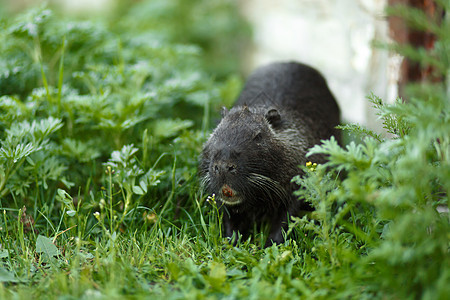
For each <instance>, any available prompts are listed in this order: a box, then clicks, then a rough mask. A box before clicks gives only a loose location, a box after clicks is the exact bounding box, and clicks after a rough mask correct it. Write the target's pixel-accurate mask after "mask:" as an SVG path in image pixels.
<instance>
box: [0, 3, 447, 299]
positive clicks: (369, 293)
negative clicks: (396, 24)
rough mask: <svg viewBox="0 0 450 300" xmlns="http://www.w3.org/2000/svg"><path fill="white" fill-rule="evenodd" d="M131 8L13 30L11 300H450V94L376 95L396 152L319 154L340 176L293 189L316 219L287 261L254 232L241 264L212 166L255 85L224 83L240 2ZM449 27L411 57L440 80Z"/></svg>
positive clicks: (48, 17) (4, 36)
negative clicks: (231, 109)
mask: <svg viewBox="0 0 450 300" xmlns="http://www.w3.org/2000/svg"><path fill="white" fill-rule="evenodd" d="M124 3H125V2H124ZM124 3H122V5H121V6H119V7H120V11H117V12H116V13H113V15H112V16H110V18H109V19H105V20H97V21H80V20H76V19H71V18H69V17H67V16H63V15H60V14H58V12H56V11H52V10H48V9H46V8H38V9H32V10H31V11H27V12H24V13H21V14H19V15H17V16H8V17H4V18H3V19H2V21H1V22H0V26H1V27H0V53H1V56H0V67H1V70H0V212H1V217H0V299H29V298H38V299H41V298H44V299H45V298H50V299H56V298H68V299H70V298H76V299H78V298H86V299H88V298H89V299H90V298H114V299H115V298H123V297H125V298H133V299H134V298H150V297H152V296H154V297H159V298H164V299H166V298H167V299H219V298H220V299H221V298H227V299H242V298H249V299H297V298H299V299H347V298H356V299H367V298H370V299H373V298H375V299H416V298H423V299H446V297H448V296H447V295H449V294H450V271H449V270H450V257H449V249H450V242H449V241H450V235H449V232H450V223H449V215H448V212H444V213H439V212H438V210H437V209H438V208H439V209H442V208H448V206H449V202H448V195H449V192H450V186H449V183H450V152H449V151H450V150H449V149H450V139H449V137H450V117H449V116H450V103H449V101H448V86H447V85H446V84H447V83H446V82H445V80H444V81H440V82H439V81H438V82H432V83H422V84H416V85H411V86H410V87H409V95H410V97H409V99H408V100H409V101H408V102H407V103H404V102H403V101H400V100H399V101H397V102H396V103H394V104H392V105H386V104H384V103H383V101H382V100H381V99H379V98H377V97H376V96H375V95H371V96H370V101H371V102H372V103H373V105H374V106H375V107H376V108H377V110H378V112H379V115H380V118H381V119H382V120H383V124H384V126H385V128H386V130H387V131H388V132H390V133H392V134H393V135H394V138H393V139H385V138H383V137H382V136H380V135H377V134H375V133H373V132H371V131H370V130H368V129H365V128H362V127H361V126H359V125H355V124H350V125H346V126H343V127H342V128H343V129H344V130H347V131H348V132H349V134H350V135H351V138H350V140H358V142H350V143H349V144H348V145H346V146H345V147H340V146H338V145H337V143H336V142H335V141H334V140H330V141H325V142H324V143H323V145H321V146H317V147H315V148H314V149H312V150H311V153H317V152H321V153H326V154H327V155H328V156H329V158H330V160H329V162H328V163H327V164H325V165H318V166H317V165H313V164H312V165H308V166H301V167H302V168H303V169H304V171H305V173H306V175H305V176H303V177H296V178H294V180H295V181H297V182H298V183H299V184H300V185H301V186H302V188H301V189H300V190H299V191H297V195H298V196H299V197H303V198H305V199H306V200H307V201H309V202H311V204H312V205H313V206H314V207H315V211H314V212H312V213H309V214H307V215H305V216H303V217H299V218H294V219H293V220H292V222H291V224H290V226H289V231H288V233H289V234H290V235H289V237H290V238H289V239H287V241H286V242H285V243H284V244H281V245H278V246H276V245H273V246H272V247H268V248H263V245H264V244H265V239H266V233H265V231H264V230H262V231H259V230H255V234H254V235H253V237H251V238H250V239H249V240H245V241H244V240H241V241H240V242H239V243H238V245H237V246H236V247H233V246H231V245H230V244H229V243H228V241H227V240H226V239H225V238H224V237H223V236H222V233H221V230H220V228H221V218H220V214H219V212H218V207H217V204H216V203H215V201H214V198H211V197H208V196H209V195H206V194H204V193H203V191H202V190H201V188H200V186H199V183H198V178H197V163H198V155H199V153H200V152H201V148H202V144H203V142H204V141H205V140H206V139H207V136H208V133H209V131H210V129H211V127H213V126H214V124H215V121H216V120H217V119H218V116H217V114H216V113H217V112H218V111H219V108H220V106H222V105H223V104H226V105H229V104H230V103H232V101H233V100H234V98H235V97H236V95H237V93H238V92H239V90H240V88H241V85H242V83H241V80H240V79H238V78H239V77H238V76H235V75H231V76H230V75H225V74H230V69H229V68H233V67H232V66H233V64H228V63H225V62H226V61H228V62H229V61H235V62H236V61H237V58H236V55H237V50H238V49H239V47H235V46H236V45H237V44H239V40H240V39H241V38H242V35H241V30H240V27H236V26H237V23H236V22H235V21H234V20H235V19H234V18H235V16H236V10H235V9H236V7H235V6H234V5H235V2H229V1H214V2H211V1H201V0H198V1H191V2H187V1H181V0H180V1H166V2H165V1H160V2H159V1H151V2H144V3H142V4H138V5H137V6H131V7H128V6H127V5H125V4H126V3H125V4H124ZM157 4H160V5H159V6H158V5H157ZM155 5H156V6H155ZM441 5H443V6H444V7H445V8H446V10H447V11H448V10H449V7H448V4H446V3H445V2H442V4H441ZM445 5H446V6H445ZM186 6H189V10H186ZM201 7H204V9H205V11H203V13H202V14H199V9H200V8H201ZM187 11H189V13H187ZM200 11H201V10H200ZM399 11H400V12H401V15H402V16H403V17H404V18H406V19H407V20H409V21H410V23H413V24H416V25H417V24H422V23H423V22H425V21H424V16H423V15H422V14H421V13H420V12H418V11H411V10H410V9H401V10H399ZM205 12H208V13H205ZM216 13H217V14H219V15H220V16H221V17H220V18H219V20H221V22H218V24H216V26H213V27H211V26H210V27H206V28H209V29H210V32H207V34H206V33H205V31H204V27H203V26H207V25H208V24H211V22H212V21H211V18H210V17H211V16H212V15H214V14H216ZM165 16H170V18H168V19H167V18H165ZM167 20H170V26H169V25H168V23H166V22H168V21H167ZM177 20H179V22H177ZM193 20H195V22H194V21H193ZM227 20H228V21H227ZM239 22H241V21H239ZM421 22H422V23H421ZM426 22H432V21H428V20H426ZM433 24H434V23H433ZM180 28H182V29H183V32H184V35H183V36H182V37H180V36H179V32H180V30H181V29H180ZM426 28H428V27H426ZM445 28H448V18H447V19H445V20H444V21H443V22H442V23H441V24H438V25H436V26H431V27H430V30H432V31H433V32H434V33H435V34H436V37H437V38H438V41H439V42H438V43H437V45H438V46H437V47H436V49H435V50H431V51H429V52H424V51H422V50H419V51H418V52H420V53H419V54H417V53H415V52H414V53H413V55H411V56H413V58H414V57H415V59H417V60H420V61H422V60H423V61H424V63H426V64H428V65H430V66H432V67H433V66H435V67H436V68H435V72H436V74H435V75H436V76H437V78H439V76H440V77H441V78H445V76H447V75H448V70H449V65H450V64H449V59H448V41H450V36H449V35H450V31H449V30H443V29H445ZM218 36H220V37H221V39H220V43H219V44H220V45H222V44H223V43H226V44H227V43H228V45H229V46H230V48H229V50H228V51H227V52H226V53H224V52H223V49H222V50H217V47H216V46H217V37H218ZM227 41H228V42H227ZM233 45H234V46H233ZM393 48H396V47H393ZM233 49H234V50H233ZM402 49H403V48H402V47H397V48H396V50H398V51H400V52H401V51H403V50H404V51H406V53H402V54H404V55H408V54H411V51H412V50H411V49H410V48H404V49H403V50H402ZM424 55H427V58H426V59H425V58H423V57H424ZM215 57H219V58H220V59H222V61H221V62H222V63H224V64H225V65H226V66H227V67H224V66H221V65H222V63H218V64H210V63H209V62H211V59H212V60H214V59H213V58H215ZM235 72H237V71H236V70H234V71H233V72H231V73H235ZM212 74H215V76H213V75H212ZM355 137H357V138H358V139H356V138H355Z"/></svg>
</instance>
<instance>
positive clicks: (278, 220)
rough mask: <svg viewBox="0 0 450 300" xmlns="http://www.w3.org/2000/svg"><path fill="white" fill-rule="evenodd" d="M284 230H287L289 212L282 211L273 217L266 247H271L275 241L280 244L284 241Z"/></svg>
mask: <svg viewBox="0 0 450 300" xmlns="http://www.w3.org/2000/svg"><path fill="white" fill-rule="evenodd" d="M283 230H284V231H286V230H287V212H286V211H282V212H281V213H279V214H278V215H277V216H276V217H275V218H273V219H272V222H271V227H270V233H269V236H268V237H267V241H266V244H265V246H264V247H269V246H271V245H272V244H273V243H275V244H277V245H279V244H281V243H283V242H284V236H283Z"/></svg>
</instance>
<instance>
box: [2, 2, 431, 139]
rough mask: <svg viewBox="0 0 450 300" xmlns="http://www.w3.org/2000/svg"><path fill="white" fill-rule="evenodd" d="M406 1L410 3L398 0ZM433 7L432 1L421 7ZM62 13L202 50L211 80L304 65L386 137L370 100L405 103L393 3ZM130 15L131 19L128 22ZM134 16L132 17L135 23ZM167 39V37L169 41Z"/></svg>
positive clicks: (108, 5)
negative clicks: (388, 47) (272, 65)
mask: <svg viewBox="0 0 450 300" xmlns="http://www.w3.org/2000/svg"><path fill="white" fill-rule="evenodd" d="M390 2H403V3H407V2H408V1H407V0H403V1H392V0H391V1H390ZM415 2H418V3H422V4H425V5H426V3H427V2H430V1H426V0H423V1H415ZM0 3H1V4H0V5H1V6H0V8H1V10H2V12H1V15H3V16H5V15H7V14H11V13H17V12H20V11H23V10H25V9H27V8H29V7H30V6H36V5H38V4H40V3H41V1H38V0H9V1H8V0H1V1H0ZM47 3H48V5H49V6H51V7H52V8H53V9H56V10H58V11H59V12H61V13H64V14H69V15H72V16H76V17H81V18H86V19H96V18H102V19H108V20H109V21H110V22H116V21H117V20H120V26H122V27H123V30H134V31H146V32H147V33H148V35H149V36H151V38H153V39H155V40H158V39H161V40H164V42H167V40H169V42H173V43H181V44H194V45H197V46H199V47H200V48H201V49H202V50H203V51H202V53H203V55H204V58H203V61H204V64H205V68H206V70H208V72H210V74H211V77H214V78H219V79H222V78H225V77H227V76H230V75H231V74H237V75H238V76H240V78H242V79H245V77H246V76H247V75H248V74H249V73H250V72H251V71H252V70H253V69H255V68H256V67H257V66H260V65H262V64H266V63H269V62H272V61H280V60H282V61H287V60H296V61H300V62H303V63H306V64H309V65H311V66H313V67H315V68H317V69H318V70H319V71H320V72H321V73H323V75H324V76H325V77H326V79H327V80H328V83H329V86H330V88H331V90H332V91H333V93H334V94H335V96H336V98H337V100H338V102H339V103H340V107H341V110H342V118H343V121H344V122H349V123H354V122H356V123H360V124H362V125H365V126H367V127H369V128H371V129H374V130H375V131H378V132H380V131H381V128H380V127H381V126H380V124H379V122H378V121H377V117H376V116H375V115H374V112H373V110H372V109H371V104H370V103H369V102H368V101H367V99H366V97H367V95H368V94H369V93H371V92H373V93H374V94H375V95H377V96H379V97H380V98H381V99H383V100H385V101H387V102H390V101H393V100H394V99H395V98H396V97H397V96H399V92H398V90H399V89H398V84H399V80H401V79H400V76H399V74H400V70H401V68H400V67H401V65H402V58H401V57H399V56H398V55H391V54H389V52H388V51H385V50H383V49H380V48H377V47H375V46H374V45H373V42H374V41H378V42H381V43H386V42H388V41H389V39H390V37H392V36H393V32H394V33H395V32H396V33H404V32H406V31H405V30H406V29H404V28H403V29H402V28H401V27H400V26H399V25H398V24H397V25H395V24H394V25H393V23H392V22H391V20H390V19H389V18H387V17H386V15H385V13H384V11H385V7H386V5H387V4H388V1H387V0H339V1H338V0H279V1H270V0H241V1H233V0H189V1H188V0H184V1H183V0H148V1H139V0H129V1H126V0H78V1H71V0H52V1H47ZM122 15H127V16H128V17H126V18H121V16H122ZM130 16H132V17H130ZM161 32H164V34H161Z"/></svg>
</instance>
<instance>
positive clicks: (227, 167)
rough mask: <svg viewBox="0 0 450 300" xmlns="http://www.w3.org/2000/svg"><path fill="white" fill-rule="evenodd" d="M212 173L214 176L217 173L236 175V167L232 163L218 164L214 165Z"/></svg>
mask: <svg viewBox="0 0 450 300" xmlns="http://www.w3.org/2000/svg"><path fill="white" fill-rule="evenodd" d="M214 172H215V173H216V174H219V173H231V174H236V172H237V170H236V165H235V164H232V163H226V162H219V163H216V164H214Z"/></svg>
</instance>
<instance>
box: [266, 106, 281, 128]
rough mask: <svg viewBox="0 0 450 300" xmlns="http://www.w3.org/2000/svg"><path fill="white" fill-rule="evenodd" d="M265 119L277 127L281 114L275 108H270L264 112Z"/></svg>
mask: <svg viewBox="0 0 450 300" xmlns="http://www.w3.org/2000/svg"><path fill="white" fill-rule="evenodd" d="M265 117H266V119H267V121H269V123H270V124H271V125H272V126H273V127H277V126H278V125H280V123H281V116H280V113H279V112H278V110H276V109H275V108H271V109H269V110H268V111H267V112H266V115H265Z"/></svg>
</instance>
